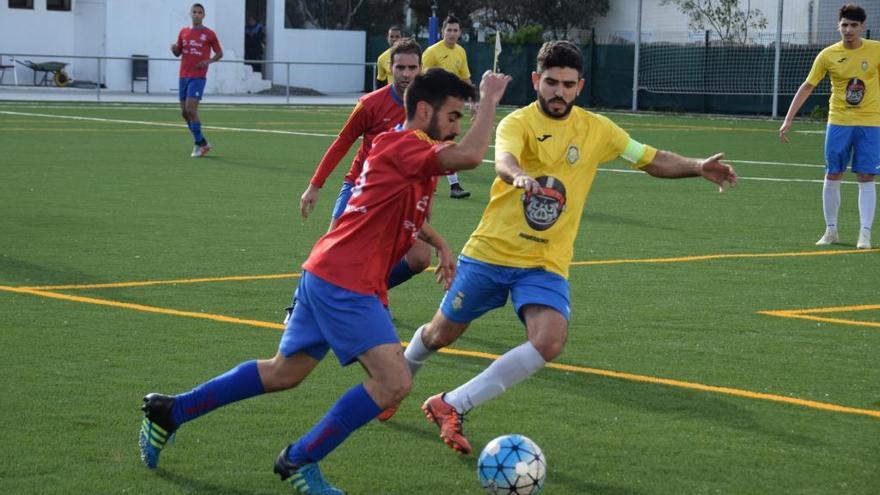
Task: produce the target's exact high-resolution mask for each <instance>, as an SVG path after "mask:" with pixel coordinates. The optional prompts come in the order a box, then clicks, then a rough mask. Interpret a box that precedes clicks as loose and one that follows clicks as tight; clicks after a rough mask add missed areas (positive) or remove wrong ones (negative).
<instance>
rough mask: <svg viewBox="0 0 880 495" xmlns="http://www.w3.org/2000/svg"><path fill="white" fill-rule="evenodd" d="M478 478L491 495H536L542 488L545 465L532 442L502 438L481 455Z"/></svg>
mask: <svg viewBox="0 0 880 495" xmlns="http://www.w3.org/2000/svg"><path fill="white" fill-rule="evenodd" d="M477 477H479V479H480V484H481V485H483V488H485V489H486V491H487V492H489V493H491V494H493V495H508V494H510V495H535V494H537V493H539V492H540V491H541V489H542V488H544V479H545V478H546V477H547V461H545V460H544V453H543V452H541V447H538V445H537V444H536V443H535V442H533V441H531V440H529V439H528V438H526V437H524V436H522V435H504V436H500V437H498V438H496V439H495V440H492V441H491V442H489V443H488V444H486V448H484V449H483V452H482V453H480V459H479V460H478V461H477Z"/></svg>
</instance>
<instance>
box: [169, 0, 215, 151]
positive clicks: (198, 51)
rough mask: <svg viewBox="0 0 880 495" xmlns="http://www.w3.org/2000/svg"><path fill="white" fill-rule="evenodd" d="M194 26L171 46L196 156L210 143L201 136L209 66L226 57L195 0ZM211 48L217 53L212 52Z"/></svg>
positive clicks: (191, 11) (181, 107) (208, 146)
mask: <svg viewBox="0 0 880 495" xmlns="http://www.w3.org/2000/svg"><path fill="white" fill-rule="evenodd" d="M189 16H190V17H191V18H192V27H185V28H183V29H181V30H180V33H179V34H178V35H177V42H175V43H174V44H172V45H171V53H173V54H174V56H175V57H180V83H179V93H180V112H181V115H183V120H185V121H186V125H187V127H189V131H190V132H191V133H192V135H193V139H194V141H195V145H194V146H193V151H192V154H191V155H190V156H191V157H193V158H198V157H200V156H204V155H205V153H207V152H208V151H210V150H211V145H210V144H209V143H208V140H207V139H205V136H203V135H202V121H201V120H200V119H199V100H201V99H202V96H203V95H204V93H205V81H206V79H205V78H206V77H207V76H208V66H209V65H211V64H213V63H214V62H216V61H218V60H220V59H221V58H223V49H222V48H221V47H220V41H219V40H218V39H217V34H216V33H214V31H212V30H210V29H208V28H207V27H205V26H204V25H202V21H203V20H204V19H205V7H203V6H202V4H200V3H194V4H193V5H192V7H190V9H189ZM211 51H213V52H214V55H213V56H212V55H211Z"/></svg>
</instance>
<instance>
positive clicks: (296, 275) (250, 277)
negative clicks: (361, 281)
mask: <svg viewBox="0 0 880 495" xmlns="http://www.w3.org/2000/svg"><path fill="white" fill-rule="evenodd" d="M300 276H301V275H300V274H299V273H278V274H273V275H236V276H230V277H208V278H180V279H174V280H144V281H140V282H113V283H106V284H73V285H43V286H33V287H19V288H20V289H29V290H73V289H111V288H120V287H143V286H146V285H173V284H200V283H203V282H229V281H237V280H238V281H240V280H272V279H283V278H299V277H300Z"/></svg>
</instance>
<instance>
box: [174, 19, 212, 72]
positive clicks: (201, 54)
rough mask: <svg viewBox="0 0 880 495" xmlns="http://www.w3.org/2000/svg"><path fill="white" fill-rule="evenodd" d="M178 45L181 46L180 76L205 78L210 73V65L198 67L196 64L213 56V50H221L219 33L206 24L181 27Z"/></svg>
mask: <svg viewBox="0 0 880 495" xmlns="http://www.w3.org/2000/svg"><path fill="white" fill-rule="evenodd" d="M177 46H178V47H180V77H194V78H199V79H204V78H205V76H207V75H208V66H207V65H206V66H204V67H196V64H198V63H199V62H201V61H202V60H208V59H209V58H211V50H214V53H218V52H220V51H221V48H220V41H219V40H218V39H217V35H216V34H215V33H214V31H211V30H210V29H208V28H206V27H204V26H201V27H185V28H183V29H181V30H180V33H179V34H178V35H177Z"/></svg>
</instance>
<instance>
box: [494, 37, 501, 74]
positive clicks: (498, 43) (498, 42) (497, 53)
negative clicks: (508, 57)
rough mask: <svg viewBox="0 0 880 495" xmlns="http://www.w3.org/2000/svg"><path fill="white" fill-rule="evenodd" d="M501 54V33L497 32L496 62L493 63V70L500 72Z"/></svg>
mask: <svg viewBox="0 0 880 495" xmlns="http://www.w3.org/2000/svg"><path fill="white" fill-rule="evenodd" d="M499 55H501V33H499V32H498V31H496V32H495V63H494V64H493V65H492V72H498V56H499Z"/></svg>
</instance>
